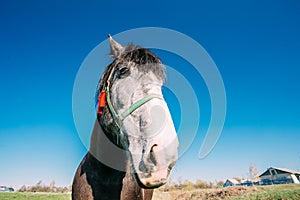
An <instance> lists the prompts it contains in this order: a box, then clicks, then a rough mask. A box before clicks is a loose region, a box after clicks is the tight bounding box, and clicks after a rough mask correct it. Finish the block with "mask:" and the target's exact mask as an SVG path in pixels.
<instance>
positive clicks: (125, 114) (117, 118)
mask: <svg viewBox="0 0 300 200" xmlns="http://www.w3.org/2000/svg"><path fill="white" fill-rule="evenodd" d="M151 99H161V100H163V96H162V95H160V94H148V95H147V96H145V97H143V98H142V99H140V100H138V101H137V102H135V103H134V104H132V105H131V106H130V107H129V108H128V109H127V110H125V111H124V112H123V113H122V114H121V115H118V114H117V112H116V111H115V109H114V107H113V105H112V103H111V101H110V91H109V88H108V87H107V88H106V100H107V104H108V107H109V110H110V111H111V113H112V115H113V118H114V120H115V121H116V124H117V125H118V126H119V128H121V123H122V121H123V120H124V119H125V118H126V117H128V116H129V115H130V114H131V113H133V112H134V111H135V110H136V109H138V108H139V107H141V106H142V105H144V104H145V103H147V102H148V101H150V100H151Z"/></svg>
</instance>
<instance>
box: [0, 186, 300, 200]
mask: <svg viewBox="0 0 300 200" xmlns="http://www.w3.org/2000/svg"><path fill="white" fill-rule="evenodd" d="M0 199H1V200H27V199H28V200H29V199H30V200H70V199H71V195H70V194H51V193H28V192H24V193H23V192H11V193H0ZM201 199H210V200H223V199H226V200H258V199H259V200H299V199H300V185H296V184H289V185H270V186H257V187H228V188H225V189H197V190H174V191H168V192H164V191H162V190H156V191H155V193H154V197H153V200H201Z"/></svg>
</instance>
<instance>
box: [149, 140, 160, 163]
mask: <svg viewBox="0 0 300 200" xmlns="http://www.w3.org/2000/svg"><path fill="white" fill-rule="evenodd" d="M157 149H158V145H157V144H154V145H153V146H152V147H151V149H150V160H151V162H152V163H153V164H154V165H157V158H156V152H157Z"/></svg>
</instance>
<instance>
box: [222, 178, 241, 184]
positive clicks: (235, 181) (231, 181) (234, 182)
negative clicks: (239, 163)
mask: <svg viewBox="0 0 300 200" xmlns="http://www.w3.org/2000/svg"><path fill="white" fill-rule="evenodd" d="M226 182H230V183H233V184H239V183H240V182H238V181H237V180H235V179H234V178H229V179H227V180H226ZM226 182H225V183H226Z"/></svg>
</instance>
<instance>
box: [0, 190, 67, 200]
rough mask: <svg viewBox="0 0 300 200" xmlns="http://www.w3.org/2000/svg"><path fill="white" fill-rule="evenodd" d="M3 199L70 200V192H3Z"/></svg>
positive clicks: (0, 194)
mask: <svg viewBox="0 0 300 200" xmlns="http://www.w3.org/2000/svg"><path fill="white" fill-rule="evenodd" d="M0 199H1V200H27V199H28V200H29V199H30V200H70V199H71V195H70V194H56V193H31V192H1V193H0Z"/></svg>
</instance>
